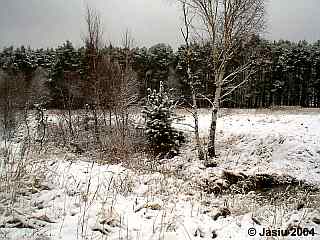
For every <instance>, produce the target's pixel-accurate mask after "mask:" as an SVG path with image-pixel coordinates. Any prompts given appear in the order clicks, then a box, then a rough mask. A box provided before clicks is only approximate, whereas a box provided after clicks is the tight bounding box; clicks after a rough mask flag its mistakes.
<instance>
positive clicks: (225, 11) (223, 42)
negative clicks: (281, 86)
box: [179, 0, 265, 157]
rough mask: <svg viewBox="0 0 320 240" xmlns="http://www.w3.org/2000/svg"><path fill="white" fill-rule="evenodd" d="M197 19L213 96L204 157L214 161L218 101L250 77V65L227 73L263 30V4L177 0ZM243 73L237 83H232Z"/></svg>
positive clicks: (253, 0) (235, 0)
mask: <svg viewBox="0 0 320 240" xmlns="http://www.w3.org/2000/svg"><path fill="white" fill-rule="evenodd" d="M179 1H180V2H182V3H183V2H184V3H185V4H186V5H187V6H188V7H189V8H190V9H192V10H193V12H194V14H195V15H196V16H197V17H198V19H199V23H200V26H201V27H200V28H201V29H202V30H204V31H205V33H206V35H207V37H208V40H209V41H210V44H211V46H212V52H211V55H212V63H213V67H214V79H212V81H213V82H214V85H215V93H214V100H213V107H212V112H211V114H212V119H211V126H210V132H209V143H208V156H209V157H215V156H216V153H215V152H216V151H215V135H216V125H217V119H218V111H219V108H220V103H221V101H222V98H224V97H226V96H227V95H229V94H231V93H232V92H233V91H235V90H236V89H237V88H238V87H240V86H241V85H242V84H243V83H244V82H245V81H247V80H248V79H249V77H250V73H245V72H246V71H247V70H249V68H250V66H251V64H252V63H251V62H250V61H248V62H245V63H244V64H241V65H240V66H238V67H237V68H236V69H230V62H231V60H232V59H233V57H234V56H235V55H236V53H237V50H238V49H239V48H240V47H241V46H242V44H243V43H244V42H247V41H248V40H249V39H250V38H251V37H252V36H253V35H254V34H257V33H259V32H261V31H262V30H263V28H264V26H265V18H264V16H265V8H264V5H265V0H183V1H182V0H179ZM240 73H244V74H243V75H244V78H243V81H242V82H241V83H239V82H235V80H236V79H237V76H238V74H240Z"/></svg>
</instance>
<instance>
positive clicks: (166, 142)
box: [142, 82, 184, 158]
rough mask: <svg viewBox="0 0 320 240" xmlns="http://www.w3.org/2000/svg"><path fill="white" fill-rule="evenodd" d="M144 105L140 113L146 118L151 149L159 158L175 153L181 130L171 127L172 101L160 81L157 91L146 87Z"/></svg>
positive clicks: (180, 138) (168, 156)
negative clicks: (146, 95)
mask: <svg viewBox="0 0 320 240" xmlns="http://www.w3.org/2000/svg"><path fill="white" fill-rule="evenodd" d="M148 93H149V94H148V98H147V103H146V106H145V107H144V110H143V111H142V113H143V114H144V117H145V119H146V134H147V140H148V143H149V145H150V146H151V149H152V150H153V152H154V153H155V154H156V155H159V156H160V158H163V157H167V158H170V157H173V156H175V155H177V153H178V148H179V146H180V145H181V143H182V142H183V141H184V136H183V134H182V132H179V131H177V130H176V129H174V128H173V127H172V122H173V118H174V112H173V109H174V106H175V105H174V102H173V101H172V100H171V99H170V97H169V94H168V93H167V92H166V91H165V89H164V86H163V83H162V82H160V89H159V92H157V91H156V90H153V91H152V90H151V89H148Z"/></svg>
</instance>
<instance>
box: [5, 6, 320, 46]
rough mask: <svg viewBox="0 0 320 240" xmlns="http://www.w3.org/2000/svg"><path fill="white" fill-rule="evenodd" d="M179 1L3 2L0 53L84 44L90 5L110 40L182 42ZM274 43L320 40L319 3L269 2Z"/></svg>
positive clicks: (147, 42)
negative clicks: (127, 37) (8, 48)
mask: <svg viewBox="0 0 320 240" xmlns="http://www.w3.org/2000/svg"><path fill="white" fill-rule="evenodd" d="M172 1H174V0H0V48H2V47H4V46H9V45H15V46H20V45H25V46H28V45H30V46H31V47H35V48H38V47H56V46H57V45H59V44H61V43H63V42H64V41H65V40H71V41H72V42H73V43H74V44H75V45H77V46H80V45H81V35H82V34H83V33H84V29H85V28H84V13H85V7H86V5H87V4H89V6H91V7H93V8H96V9H98V11H99V12H100V14H101V16H102V21H103V25H104V33H105V39H106V40H108V41H111V42H112V43H113V44H116V45H119V44H120V39H121V35H122V33H123V32H124V31H125V30H126V29H129V30H130V31H131V33H132V35H133V37H134V38H135V40H136V44H137V45H139V46H142V45H143V46H147V47H149V46H151V45H153V44H156V43H159V42H164V43H168V44H170V45H171V46H173V47H174V48H175V47H177V45H179V44H180V43H181V42H182V38H181V36H180V32H179V29H180V25H181V23H182V21H181V13H180V11H179V9H178V7H177V6H175V4H172ZM267 9H268V11H267V13H268V32H269V33H268V34H267V35H266V37H267V38H268V39H275V40H278V39H288V40H300V39H301V40H303V39H305V40H308V41H315V40H317V39H320V14H319V9H320V1H319V0H269V6H268V8H267Z"/></svg>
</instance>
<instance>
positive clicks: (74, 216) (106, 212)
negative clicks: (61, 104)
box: [0, 109, 320, 240]
mask: <svg viewBox="0 0 320 240" xmlns="http://www.w3.org/2000/svg"><path fill="white" fill-rule="evenodd" d="M178 114H179V115H186V116H185V118H184V120H183V121H182V122H180V123H177V124H175V125H176V127H178V128H180V129H182V130H184V131H185V132H186V133H187V134H189V135H191V134H192V133H191V131H192V128H190V127H188V126H187V125H190V124H191V125H192V122H193V119H192V117H191V116H190V115H187V114H185V113H183V112H182V111H180V112H178ZM50 117H51V118H52V119H55V118H54V116H50ZM136 119H139V118H138V117H137V118H136ZM181 123H182V124H181ZM209 125H210V112H209V111H208V110H201V111H200V133H201V139H202V141H203V143H206V142H207V135H208V129H209ZM217 129H218V130H217V131H218V133H217V153H218V158H217V159H216V164H217V166H216V167H212V168H205V167H204V163H203V162H200V161H198V160H197V158H196V151H195V149H194V145H193V143H192V142H190V141H189V142H188V143H186V145H185V146H183V147H182V149H181V153H180V154H179V155H178V156H176V157H174V158H173V159H170V160H169V159H167V160H166V159H164V160H161V162H160V163H158V164H154V163H153V162H152V160H150V159H149V158H143V157H141V158H139V159H137V158H134V157H133V159H128V161H132V163H135V162H140V164H137V166H141V165H145V166H152V167H146V168H145V169H134V168H133V169H127V168H125V167H124V165H122V164H118V165H99V164H98V163H96V162H93V161H91V159H90V158H88V157H83V156H79V155H77V154H75V153H70V152H63V151H59V149H54V151H51V152H50V153H48V152H47V153H46V154H42V155H41V159H42V161H43V165H44V166H43V168H44V169H45V170H46V179H45V181H44V182H43V183H41V185H42V188H41V189H43V190H41V191H36V192H35V193H33V194H29V195H25V196H20V197H19V198H18V201H16V202H13V203H10V204H8V203H6V202H4V201H1V198H0V213H1V216H0V239H8V240H9V239H10V240H11V239H12V240H19V239H30V240H31V239H32V240H77V239H88V240H89V239H115V240H116V239H117V240H120V239H124V240H125V239H127V240H129V239H132V240H133V239H137V240H175V239H176V240H184V239H187V240H191V239H192V240H193V239H218V240H226V239H234V240H245V239H252V240H255V239H310V240H317V239H320V225H319V224H320V193H319V191H318V190H317V189H316V187H318V186H320V111H319V110H318V109H312V110H307V109H296V110H222V115H221V117H220V118H219V120H218V126H217ZM190 138H191V137H190ZM17 147H18V146H17ZM141 163H143V164H141ZM225 171H228V172H234V173H235V174H239V175H240V174H245V175H246V176H255V175H257V174H269V175H273V174H277V175H278V176H289V177H292V178H295V179H296V180H297V181H301V182H303V183H304V184H305V185H310V186H313V187H314V188H305V189H304V188H303V187H299V186H297V188H295V187H290V186H289V185H288V186H285V187H283V188H279V189H273V190H268V191H255V190H252V191H248V192H246V191H244V192H243V193H241V192H225V193H217V192H212V193H209V192H206V191H205V190H204V189H205V187H208V186H207V185H208V182H209V184H210V181H213V182H215V183H221V186H224V184H227V183H226V181H227V180H226V179H225V178H224V177H223V176H224V174H225ZM227 185H228V184H227ZM229 185H230V184H229ZM229 185H228V186H229ZM219 186H220V185H219ZM310 189H311V190H310ZM9 213H10V214H9ZM19 224H20V225H19ZM251 228H254V229H255V230H256V231H257V234H256V235H255V236H250V235H249V233H248V231H253V230H252V229H251ZM298 228H302V229H303V228H308V230H309V231H310V232H309V233H308V232H307V233H305V234H304V235H305V236H289V237H288V236H286V237H282V236H281V237H280V236H271V237H266V236H260V235H259V233H262V232H263V231H264V230H263V229H269V230H277V229H281V230H285V229H288V230H290V231H294V229H298ZM291 233H292V232H291ZM306 235H308V236H306Z"/></svg>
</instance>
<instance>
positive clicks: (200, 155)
mask: <svg viewBox="0 0 320 240" xmlns="http://www.w3.org/2000/svg"><path fill="white" fill-rule="evenodd" d="M191 91H192V105H193V118H194V135H195V139H196V148H197V151H198V158H199V160H203V159H204V152H203V149H202V147H201V143H200V136H199V115H198V105H197V100H196V93H195V90H194V88H193V87H191Z"/></svg>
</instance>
